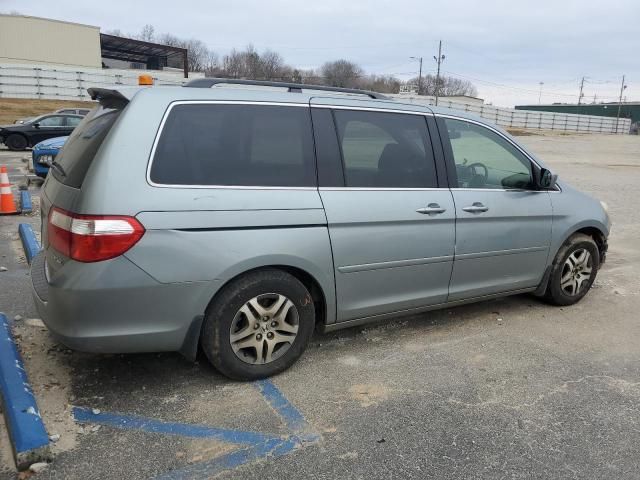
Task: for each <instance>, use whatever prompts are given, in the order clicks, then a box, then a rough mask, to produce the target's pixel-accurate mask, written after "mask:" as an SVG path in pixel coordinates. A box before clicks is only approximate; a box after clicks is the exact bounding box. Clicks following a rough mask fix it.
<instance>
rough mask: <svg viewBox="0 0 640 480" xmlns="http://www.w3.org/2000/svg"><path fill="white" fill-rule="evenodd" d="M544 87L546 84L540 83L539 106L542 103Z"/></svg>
mask: <svg viewBox="0 0 640 480" xmlns="http://www.w3.org/2000/svg"><path fill="white" fill-rule="evenodd" d="M543 85H544V82H540V95H538V105H540V104H541V103H542V86H543Z"/></svg>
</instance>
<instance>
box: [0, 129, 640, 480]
mask: <svg viewBox="0 0 640 480" xmlns="http://www.w3.org/2000/svg"><path fill="white" fill-rule="evenodd" d="M522 140H523V142H525V143H526V144H528V146H529V147H530V148H531V149H532V151H533V152H534V153H536V154H538V155H539V156H540V157H541V158H543V159H544V160H546V161H547V163H548V164H549V165H550V166H551V167H552V168H553V169H554V170H555V171H556V172H557V173H559V174H560V176H561V177H562V178H563V179H565V180H567V181H568V182H570V183H571V184H573V185H575V186H577V187H578V188H581V189H582V190H584V191H587V192H590V193H593V194H594V195H596V196H598V197H599V198H601V199H602V200H605V201H606V202H607V203H608V205H609V208H610V211H611V216H612V219H613V223H614V226H613V233H612V236H611V238H610V251H609V255H608V259H607V262H606V264H605V265H604V267H603V269H602V270H601V272H600V273H599V276H598V279H597V281H596V284H595V285H594V288H593V290H592V291H591V292H590V293H589V294H588V295H587V297H585V299H584V300H583V301H581V302H580V303H579V304H577V305H575V306H572V307H564V308H558V307H551V306H548V305H546V304H544V303H541V302H540V301H539V300H538V299H535V298H533V297H531V296H529V295H520V296H515V297H510V298H505V299H500V300H493V301H487V302H483V303H479V304H475V305H468V306H463V307H458V308H452V309H446V310H442V311H437V312H430V313H426V314H422V315H416V316H413V317H407V318H398V319H395V320H393V321H389V322H385V323H380V324H375V325H370V326H366V327H359V328H353V329H349V330H345V331H340V332H336V333H332V334H327V335H322V334H316V335H315V336H314V338H313V341H312V343H311V345H310V347H309V349H308V351H307V353H306V354H305V355H304V356H303V357H302V358H301V360H300V361H299V362H298V363H297V364H296V365H295V366H294V367H293V368H291V369H290V370H288V371H286V372H284V373H283V374H281V375H278V376H277V377H274V378H273V379H272V380H271V382H270V383H267V384H256V383H238V382H232V381H229V380H227V379H225V378H224V377H222V376H221V375H219V374H218V373H216V372H215V371H214V370H213V368H212V367H210V366H209V365H208V363H207V362H206V360H205V359H204V358H200V359H199V361H198V362H196V363H192V362H189V361H187V360H185V359H184V358H182V357H181V356H180V355H178V354H167V353H165V354H145V355H90V354H82V353H77V352H71V351H69V350H68V349H66V348H64V347H62V346H60V345H56V344H55V342H54V341H53V340H52V339H51V338H50V336H49V335H48V333H47V331H46V329H45V328H43V327H42V326H41V325H40V324H39V323H38V321H37V313H36V312H35V309H34V307H33V304H32V301H31V294H30V290H29V276H28V268H27V265H26V261H25V260H24V253H23V252H22V250H21V246H20V242H19V240H18V233H17V224H18V223H19V222H23V221H27V222H29V223H32V224H33V225H34V229H35V230H36V231H38V230H39V218H38V215H37V213H36V214H34V215H33V216H31V217H26V218H25V217H0V265H3V266H6V267H7V271H6V272H0V311H4V312H5V313H6V314H7V316H8V317H10V318H11V319H14V318H16V316H18V317H17V319H16V320H14V324H15V327H14V328H15V330H14V331H15V333H16V335H17V336H18V343H19V346H20V348H21V351H22V353H23V356H24V360H25V365H26V367H27V370H28V372H29V375H30V379H31V383H32V386H33V389H34V391H35V393H36V396H37V398H38V402H39V405H40V409H41V411H42V415H43V418H44V420H45V425H46V426H47V428H48V430H49V433H50V434H52V435H59V439H58V438H56V440H57V441H56V442H55V443H54V444H53V450H54V453H55V459H54V462H53V463H52V464H51V465H49V466H48V467H47V468H46V469H45V470H44V471H42V472H41V473H39V474H38V475H37V478H50V479H69V480H72V479H83V480H87V479H101V480H107V479H122V478H132V479H133V478H135V479H138V478H141V479H146V478H170V479H171V478H176V479H177V478H210V477H214V476H215V477H216V478H243V479H254V478H255V479H265V478H312V479H334V478H349V479H367V480H370V479H386V478H415V479H424V478H437V479H459V478H482V479H503V478H510V479H521V478H522V479H531V478H554V479H555V478H563V479H564V478H566V479H573V478H575V479H578V478H579V479H603V478H616V479H637V478H639V477H640V474H639V473H638V472H640V448H639V447H638V445H639V444H640V324H639V322H638V311H639V310H640V275H639V274H638V272H639V268H640V246H639V243H638V238H640V211H638V209H637V206H638V201H637V197H638V195H639V194H640V137H631V136H604V135H573V136H530V137H523V138H522ZM20 156H22V154H20V155H18V156H16V155H15V154H12V153H9V152H6V151H0V164H3V163H5V162H6V163H7V164H8V165H9V167H10V175H11V176H12V179H13V180H14V181H19V180H20V179H21V178H24V173H25V172H24V165H25V164H24V163H23V162H21V161H20V158H19V157H20ZM30 189H31V191H32V193H33V195H34V208H35V209H36V211H37V206H38V202H37V196H38V191H39V187H38V186H37V185H35V184H34V185H31V187H30ZM279 395H281V396H282V397H279ZM74 408H76V409H77V408H80V409H83V410H80V411H84V412H88V414H87V415H88V416H89V417H90V420H89V421H87V418H86V416H85V417H83V418H84V420H85V421H78V414H77V412H78V411H79V410H75V412H76V414H75V415H74ZM296 415H297V416H296ZM292 418H293V419H294V420H295V419H298V420H297V421H298V423H297V424H295V425H294V423H295V422H293V421H292V420H291V419H292ZM123 422H124V423H123ZM3 428H4V427H3V426H2V423H1V422H0V478H2V479H12V478H15V476H16V474H15V472H14V471H13V466H12V464H11V459H10V456H9V454H8V448H7V441H6V436H4V435H3V432H2V429H3ZM229 432H230V433H229ZM198 435H199V436H198ZM234 435H236V436H234ZM263 437H264V438H270V439H276V440H274V442H276V443H274V444H273V445H274V448H273V449H270V450H267V451H266V453H265V451H263V450H260V451H258V450H256V448H258V447H259V446H260V445H263V443H260V442H263V440H264V438H263ZM231 440H233V441H231ZM287 442H289V443H287ZM252 448H253V450H251V449H252ZM252 452H253V453H256V452H258V453H256V454H255V455H254V456H251V453H252ZM238 458H241V459H243V460H242V461H237V459H238ZM232 459H236V461H232Z"/></svg>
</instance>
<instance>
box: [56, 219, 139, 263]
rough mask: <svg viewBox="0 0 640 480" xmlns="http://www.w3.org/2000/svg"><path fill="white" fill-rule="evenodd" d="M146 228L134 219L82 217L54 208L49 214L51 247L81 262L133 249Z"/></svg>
mask: <svg viewBox="0 0 640 480" xmlns="http://www.w3.org/2000/svg"><path fill="white" fill-rule="evenodd" d="M144 232H145V230H144V227H143V226H142V225H141V224H140V222H138V220H136V219H135V218H133V217H126V216H120V215H79V214H75V213H71V212H67V211H65V210H61V209H60V208H57V207H54V208H52V209H51V211H50V212H49V222H48V225H47V236H48V239H49V245H50V246H52V247H53V248H55V249H56V250H58V251H59V252H60V253H62V254H63V255H65V256H67V257H69V258H72V259H73V260H77V261H79V262H99V261H101V260H108V259H110V258H114V257H117V256H119V255H122V254H123V253H124V252H126V251H127V250H129V249H130V248H131V247H133V246H134V245H135V244H136V242H137V241H138V240H140V238H142V235H144Z"/></svg>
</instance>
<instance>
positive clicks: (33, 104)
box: [0, 98, 96, 125]
mask: <svg viewBox="0 0 640 480" xmlns="http://www.w3.org/2000/svg"><path fill="white" fill-rule="evenodd" d="M95 105H96V104H95V102H81V101H75V100H36V99H31V98H0V125H6V124H12V123H13V122H15V121H16V120H18V119H19V118H26V117H36V116H38V115H42V114H44V113H50V112H55V111H56V110H59V109H61V108H74V107H75V108H93V107H95Z"/></svg>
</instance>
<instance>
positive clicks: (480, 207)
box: [462, 202, 489, 213]
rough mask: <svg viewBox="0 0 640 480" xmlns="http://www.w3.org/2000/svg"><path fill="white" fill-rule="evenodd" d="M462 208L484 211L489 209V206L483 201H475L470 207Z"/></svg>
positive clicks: (466, 210)
mask: <svg viewBox="0 0 640 480" xmlns="http://www.w3.org/2000/svg"><path fill="white" fill-rule="evenodd" d="M462 210H464V211H465V212H469V213H482V212H486V211H487V210H489V207H485V206H484V205H483V204H482V203H481V202H473V205H471V206H470V207H463V208H462Z"/></svg>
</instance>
